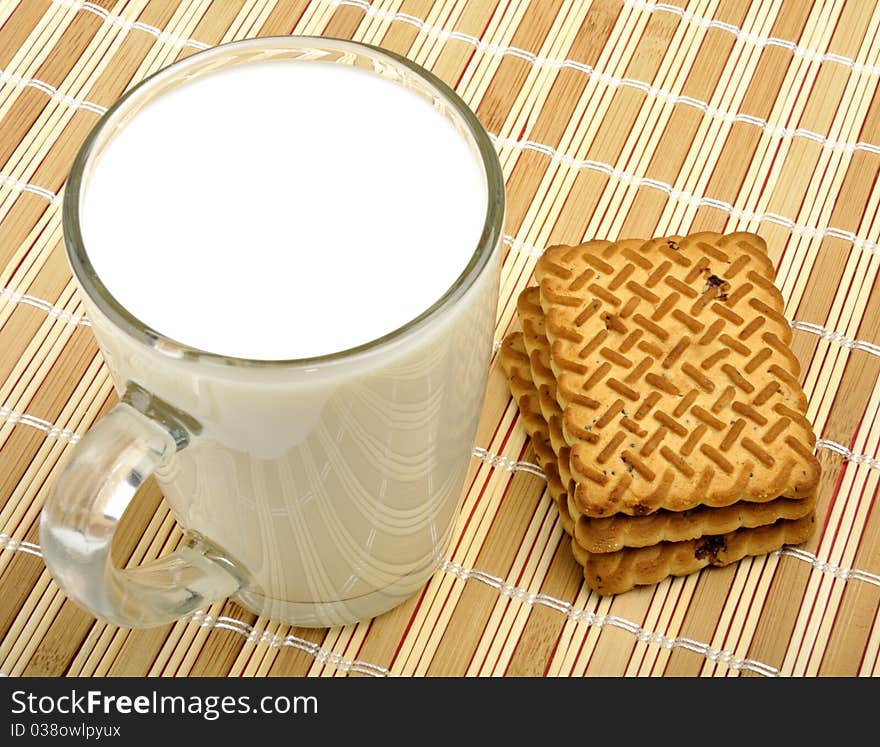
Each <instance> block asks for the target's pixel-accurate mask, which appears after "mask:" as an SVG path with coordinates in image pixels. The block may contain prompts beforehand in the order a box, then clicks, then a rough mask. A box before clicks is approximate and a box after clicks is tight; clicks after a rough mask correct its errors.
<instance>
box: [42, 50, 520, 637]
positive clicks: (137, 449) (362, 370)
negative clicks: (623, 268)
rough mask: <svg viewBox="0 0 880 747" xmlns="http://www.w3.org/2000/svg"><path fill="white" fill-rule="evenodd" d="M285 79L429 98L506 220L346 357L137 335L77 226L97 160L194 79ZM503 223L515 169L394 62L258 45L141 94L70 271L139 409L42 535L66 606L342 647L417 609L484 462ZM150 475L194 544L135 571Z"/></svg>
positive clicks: (104, 426)
mask: <svg viewBox="0 0 880 747" xmlns="http://www.w3.org/2000/svg"><path fill="white" fill-rule="evenodd" d="M276 59H285V60H309V61H315V60H318V61H321V62H323V63H326V64H334V65H354V66H358V67H360V68H364V69H366V70H370V71H372V72H374V73H375V74H377V75H382V76H385V77H386V78H389V79H391V80H393V81H395V82H396V83H397V84H399V85H403V86H406V87H407V88H409V89H411V90H413V91H415V92H417V93H418V94H419V95H421V96H423V97H425V98H426V99H427V100H429V101H430V102H432V104H433V105H434V106H435V108H437V109H438V110H439V111H441V112H442V113H444V114H445V116H447V117H448V118H449V119H450V120H451V121H452V122H453V124H454V125H455V126H456V128H457V129H458V131H459V132H460V133H461V136H462V137H463V138H465V139H466V141H467V142H468V144H469V145H470V147H471V148H472V149H473V150H474V152H475V153H476V154H477V155H478V157H479V159H480V162H481V164H482V165H483V167H484V169H485V176H486V183H487V189H488V209H487V213H486V217H485V222H484V224H483V230H482V235H481V237H480V239H479V242H478V244H477V246H475V247H474V251H473V254H472V255H471V257H470V260H469V263H468V264H467V266H466V267H465V269H464V270H463V272H462V273H461V275H460V276H459V277H458V279H457V280H456V282H455V283H454V285H453V286H452V287H450V288H449V289H448V291H447V292H446V293H445V295H443V296H442V297H441V298H440V299H439V300H438V301H437V302H436V303H435V304H433V305H432V306H431V307H430V308H428V309H426V310H425V311H424V312H422V313H421V314H420V315H419V316H418V317H416V318H415V319H413V320H411V321H410V322H408V323H407V324H406V325H405V326H403V327H401V328H399V329H397V330H396V331H393V332H391V333H389V334H387V335H385V336H384V337H382V338H380V339H378V340H375V341H373V342H370V343H367V344H364V345H361V346H359V347H356V348H352V349H350V350H346V351H342V352H338V353H333V354H330V355H324V356H321V357H317V358H310V359H301V360H285V361H260V360H247V359H242V358H233V357H227V356H221V355H216V354H212V353H208V352H205V351H201V350H198V349H194V348H190V347H187V346H185V345H182V344H180V343H178V342H176V341H174V340H171V339H169V338H166V337H163V336H162V335H161V334H158V333H157V332H155V331H154V330H152V329H150V328H148V327H147V326H146V325H144V324H143V323H141V322H140V321H139V320H138V319H136V318H135V317H134V316H133V315H132V314H131V313H130V312H128V311H127V310H126V309H125V308H124V307H123V306H122V305H121V304H120V303H119V302H117V301H116V300H115V299H114V298H113V297H112V296H111V295H110V293H109V292H108V291H107V289H106V288H105V287H104V285H103V284H102V281H101V278H100V277H98V276H97V275H96V273H95V271H94V268H93V267H92V265H91V264H90V261H89V255H88V247H86V246H84V245H83V241H82V236H81V232H80V224H79V210H80V200H81V196H82V194H83V192H84V190H85V188H86V187H87V183H88V178H89V173H90V168H91V165H92V164H93V162H94V159H96V158H98V157H99V156H100V154H101V152H102V150H103V149H104V148H105V147H106V146H107V144H108V143H109V142H110V140H111V139H112V138H113V136H114V133H115V132H116V131H117V130H118V128H119V127H120V126H121V124H123V123H124V122H125V121H126V120H127V119H128V118H130V117H131V116H132V115H133V114H134V113H136V112H137V111H139V110H141V109H142V108H143V107H146V106H149V104H150V101H152V100H153V99H154V98H156V97H157V96H160V95H161V94H162V93H163V92H165V91H168V90H171V89H173V88H174V87H176V86H178V85H180V84H181V83H183V82H184V81H186V80H189V79H191V78H193V77H194V76H199V75H201V74H206V73H208V72H211V71H215V70H218V69H222V68H225V67H229V66H234V65H238V64H242V63H245V62H253V61H255V60H276ZM504 210H505V202H504V182H503V177H502V174H501V168H500V164H499V162H498V158H497V155H496V153H495V150H494V148H493V147H492V143H491V141H490V140H489V137H488V135H487V134H486V132H485V131H484V130H483V128H482V126H481V125H480V123H479V121H478V120H477V119H476V117H475V116H474V114H473V113H472V112H471V111H470V109H469V108H468V107H467V106H466V105H465V104H464V103H463V102H462V101H461V99H460V98H459V97H458V96H457V95H456V94H455V93H454V92H453V91H452V90H451V89H449V88H448V87H447V86H446V85H445V84H443V83H442V82H441V81H440V80H438V79H437V78H436V77H435V76H433V75H432V74H430V73H429V72H427V71H425V70H423V69H422V68H421V67H419V66H418V65H416V64H414V63H412V62H410V61H408V60H406V59H404V58H402V57H400V56H398V55H395V54H393V53H391V52H388V51H385V50H382V49H379V48H377V47H372V46H369V45H365V44H360V43H355V42H349V41H343V40H338V39H329V38H319V37H269V38H259V39H248V40H244V41H240V42H233V43H229V44H224V45H220V46H218V47H214V48H212V49H208V50H205V51H202V52H198V53H196V54H193V55H191V56H189V57H187V58H185V59H183V60H181V61H179V62H176V63H174V64H173V65H171V66H169V67H167V68H165V69H163V70H161V71H159V72H158V73H156V74H154V75H153V76H151V77H149V78H147V79H146V80H145V81H143V82H142V83H140V84H139V85H137V86H136V87H134V88H132V89H131V90H130V91H129V92H128V93H126V94H125V95H124V96H123V97H122V98H121V99H120V100H119V101H118V102H117V103H116V104H115V105H114V106H113V107H112V108H111V109H110V110H109V111H108V112H107V113H106V114H104V115H103V117H102V118H101V120H100V121H99V122H98V123H97V125H96V126H95V127H94V129H93V130H92V132H91V133H90V135H89V137H88V138H87V140H86V141H85V143H84V144H83V146H82V148H81V150H80V152H79V154H78V155H77V158H76V160H75V162H74V165H73V168H72V170H71V173H70V177H69V180H68V185H67V189H66V192H65V196H64V205H63V225H64V238H65V245H66V248H67V255H68V259H69V261H70V264H71V267H72V270H73V274H74V276H75V278H76V281H77V285H78V287H79V289H80V292H81V297H82V299H83V304H84V306H85V309H86V312H87V314H88V316H89V318H90V320H91V322H92V329H93V331H94V334H95V337H96V339H97V341H98V344H99V346H100V349H101V352H102V353H103V355H104V358H105V360H106V363H107V366H108V368H109V371H110V374H111V376H112V379H113V382H114V385H115V387H116V389H117V391H118V393H119V394H120V395H121V397H120V402H119V404H118V405H117V406H116V407H115V408H114V409H113V410H112V411H111V412H110V413H109V414H108V415H106V416H105V417H104V418H102V419H101V420H100V421H99V422H98V423H96V424H95V425H94V426H93V427H92V428H91V429H90V430H89V431H88V432H87V433H86V434H85V435H84V436H83V438H82V439H80V440H79V441H78V442H77V443H76V445H75V446H74V447H73V452H72V454H71V456H70V458H69V461H68V463H67V465H66V466H65V468H64V470H63V471H62V474H61V475H60V476H59V478H58V480H57V482H56V484H55V486H54V488H53V490H52V492H51V494H50V496H49V498H48V500H47V502H46V505H45V507H44V509H43V512H42V515H41V520H40V542H41V544H42V548H43V554H44V557H45V560H46V564H47V566H48V567H49V569H50V571H51V573H52V575H53V576H54V578H55V580H56V581H57V582H58V584H59V585H60V586H61V588H62V589H63V590H64V592H65V593H66V594H67V595H68V596H69V597H71V598H72V599H73V600H75V601H76V602H77V603H79V604H80V605H81V606H83V607H85V608H86V609H88V610H89V611H91V612H92V613H93V614H94V615H95V616H97V617H99V618H102V619H104V620H107V621H110V622H112V623H115V624H117V625H120V626H124V627H147V626H152V625H159V624H164V623H167V622H170V621H172V620H175V619H178V618H180V617H183V616H185V615H187V614H189V613H191V612H193V611H195V610H196V609H199V608H203V607H205V606H206V605H210V604H212V603H213V602H216V601H218V600H221V599H224V598H226V597H232V598H234V599H235V600H236V601H237V602H239V603H240V604H242V605H243V606H244V607H246V608H247V609H249V610H251V611H253V612H255V613H257V614H260V615H266V616H268V617H271V618H273V619H277V620H281V621H284V622H287V623H290V624H294V625H302V626H313V627H324V626H333V625H344V624H348V623H351V622H355V621H357V620H362V619H365V618H370V617H373V616H375V615H378V614H380V613H382V612H384V611H386V610H388V609H390V608H392V607H394V606H396V605H398V604H400V603H401V602H402V601H404V600H405V599H407V598H408V597H410V596H412V595H413V594H414V593H415V592H416V591H418V590H419V589H420V588H421V587H422V586H423V585H424V584H425V583H426V581H427V580H428V578H429V577H430V576H431V574H432V573H433V572H435V571H436V569H437V568H438V566H439V565H440V564H441V563H442V562H443V559H444V554H445V552H446V549H447V547H448V545H449V541H450V538H451V534H452V531H453V528H454V526H455V522H456V518H457V515H458V509H459V501H460V496H461V492H462V488H463V485H464V480H465V476H466V473H467V470H468V466H469V463H470V460H471V457H472V449H473V439H474V435H475V432H476V427H477V420H478V417H479V413H480V409H481V404H482V400H483V397H484V394H485V386H486V379H487V375H488V364H489V360H490V356H491V351H492V341H493V330H494V323H495V312H496V305H497V298H498V285H499V273H500V261H501V258H500V255H501V251H500V245H501V237H502V229H503V222H504ZM417 244H418V242H414V246H417ZM140 261H147V260H144V259H141V260H140ZM418 264H419V263H416V266H418ZM133 266H134V267H136V262H135V263H133ZM422 267H425V268H427V267H429V264H428V263H427V262H425V263H423V264H422ZM150 475H154V476H155V478H156V479H157V481H158V483H159V486H160V487H161V488H162V491H163V493H164V496H165V500H166V502H167V504H168V505H169V507H170V509H171V511H172V513H173V515H174V517H175V518H176V520H177V522H178V523H179V525H180V526H181V527H182V529H183V530H184V541H183V542H182V544H181V546H180V547H179V548H178V549H177V550H176V551H174V552H172V553H171V554H169V555H165V556H163V557H160V558H158V559H156V560H154V561H151V562H148V563H146V564H144V565H141V566H139V567H135V568H125V569H122V568H118V567H116V566H115V565H114V563H113V562H112V561H111V545H112V541H113V535H114V532H115V529H116V527H117V524H118V522H119V520H120V518H121V517H122V515H123V513H124V511H125V509H126V507H127V506H128V505H129V504H130V503H131V502H132V500H135V499H136V493H137V490H138V487H139V486H140V485H141V484H142V483H143V482H144V480H146V479H147V478H148V477H149V476H150Z"/></svg>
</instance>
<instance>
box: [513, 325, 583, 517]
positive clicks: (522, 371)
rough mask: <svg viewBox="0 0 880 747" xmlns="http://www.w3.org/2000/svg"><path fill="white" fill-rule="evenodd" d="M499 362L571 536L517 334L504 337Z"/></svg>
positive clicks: (565, 500)
mask: <svg viewBox="0 0 880 747" xmlns="http://www.w3.org/2000/svg"><path fill="white" fill-rule="evenodd" d="M498 356H499V362H500V363H501V367H502V369H504V372H505V374H506V375H507V383H508V386H509V387H510V393H511V395H512V396H513V399H514V401H515V402H516V405H517V408H518V409H519V414H520V421H521V422H522V424H523V429H524V430H525V432H526V434H527V435H528V437H529V441H530V442H531V444H532V448H533V449H534V451H535V459H536V460H537V461H538V465H539V466H540V467H541V469H542V470H544V474H545V476H546V477H547V490H548V492H549V493H550V496H551V497H552V498H553V500H554V502H555V503H556V506H557V508H558V509H559V517H560V521H561V522H562V528H563V529H564V530H565V531H566V533H568V534H572V533H573V532H574V521H573V520H572V518H571V515H570V514H569V512H568V490H566V488H565V486H564V485H563V483H562V481H561V480H560V477H559V471H558V467H557V465H558V460H557V456H556V452H555V451H554V450H553V447H552V445H551V444H550V434H549V431H548V428H547V422H546V421H545V420H544V417H543V415H542V414H541V409H540V407H539V405H538V392H537V390H536V389H535V386H534V384H533V383H532V379H531V369H530V367H529V357H528V355H526V351H525V346H524V344H523V336H522V333H520V332H515V333H513V334H510V335H508V336H507V337H506V338H505V339H504V341H503V343H502V344H501V349H500V350H499V351H498Z"/></svg>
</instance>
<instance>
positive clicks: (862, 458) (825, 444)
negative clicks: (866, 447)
mask: <svg viewBox="0 0 880 747" xmlns="http://www.w3.org/2000/svg"><path fill="white" fill-rule="evenodd" d="M816 448H817V449H827V450H828V451H833V452H834V453H835V454H840V456H842V457H843V458H844V459H845V460H846V461H848V462H853V463H854V464H864V465H867V466H868V467H871V468H873V469H880V460H878V459H876V458H875V457H872V456H868V455H867V454H854V453H853V452H852V451H851V450H850V449H849V448H848V447H846V446H844V445H843V444H839V443H837V441H830V440H829V439H827V438H820V439H819V440H817V441H816Z"/></svg>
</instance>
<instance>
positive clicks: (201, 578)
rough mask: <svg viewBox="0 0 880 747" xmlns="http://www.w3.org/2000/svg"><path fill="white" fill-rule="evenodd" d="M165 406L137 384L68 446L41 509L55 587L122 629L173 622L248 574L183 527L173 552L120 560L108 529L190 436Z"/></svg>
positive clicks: (237, 584) (224, 592) (42, 541)
mask: <svg viewBox="0 0 880 747" xmlns="http://www.w3.org/2000/svg"><path fill="white" fill-rule="evenodd" d="M189 433H190V431H189V429H188V428H187V427H185V426H184V425H183V424H182V423H181V422H180V417H179V415H178V414H176V413H175V412H174V411H173V409H172V408H170V406H168V405H165V404H164V403H162V402H161V401H160V400H158V399H157V398H155V397H151V396H150V395H149V394H147V392H145V391H144V390H143V389H141V388H140V387H139V386H137V385H136V384H134V385H129V388H128V390H127V391H126V393H125V396H123V398H122V401H121V402H120V403H119V404H118V405H116V407H115V408H114V409H113V410H112V411H111V412H110V413H109V414H108V415H106V416H105V417H104V418H102V419H101V420H100V421H99V422H98V423H97V424H96V425H95V426H93V427H92V428H91V429H90V430H89V431H88V432H87V433H86V434H85V435H84V436H83V437H82V438H81V439H80V440H79V441H78V442H77V443H76V445H75V446H74V450H73V453H72V455H71V458H70V461H69V462H68V464H67V465H66V466H65V468H64V470H63V471H62V473H61V475H60V476H59V478H58V480H57V482H56V483H55V487H54V489H53V490H52V493H51V495H50V496H49V498H48V500H47V502H46V504H45V506H44V508H43V511H42V514H41V516H40V544H41V545H42V549H43V558H44V560H45V561H46V565H47V566H48V568H49V570H50V572H51V573H52V575H53V577H54V578H55V581H56V582H57V583H58V585H59V586H60V587H61V589H62V590H63V591H64V592H65V593H66V594H67V595H68V596H69V597H71V598H72V599H73V600H74V601H76V602H77V603H78V604H80V605H81V606H83V607H85V608H86V609H87V610H89V611H90V612H91V613H92V614H94V615H95V616H96V617H98V618H102V619H104V620H107V621H109V622H112V623H114V624H116V625H120V626H122V627H126V628H144V627H150V626H154V625H162V624H165V623H169V622H172V621H174V620H177V619H179V618H181V617H183V616H185V615H187V614H189V613H190V612H193V611H194V610H196V609H198V608H200V607H202V606H206V605H210V604H212V603H213V602H216V601H219V600H220V599H223V598H225V597H227V596H230V595H232V594H234V593H235V592H236V591H238V590H239V589H241V588H242V586H243V585H244V583H245V579H244V574H243V573H242V572H241V571H240V569H239V567H238V565H237V564H235V563H234V562H233V561H231V560H229V559H228V558H227V557H226V555H225V553H223V552H222V551H221V550H220V549H219V548H217V547H214V546H212V545H211V544H210V543H209V542H208V541H207V540H205V539H204V538H203V537H201V536H200V535H198V534H196V533H194V532H188V533H187V534H186V536H185V540H184V543H183V545H182V546H181V547H180V548H179V549H178V550H176V551H175V552H173V553H171V554H169V555H165V556H163V557H161V558H157V559H156V560H153V561H151V562H148V563H146V564H144V565H142V566H140V567H137V568H130V569H124V570H123V569H120V568H117V567H116V566H115V565H114V563H113V561H112V559H111V556H110V551H111V546H112V543H113V535H114V534H115V532H116V526H117V524H118V523H119V520H120V518H121V517H122V514H123V513H124V512H125V509H126V508H127V507H128V505H129V504H130V503H131V501H132V499H133V498H134V497H135V495H136V494H137V490H138V488H139V487H140V485H141V484H142V483H143V482H144V481H145V480H146V479H147V478H148V477H149V476H150V475H151V474H152V473H153V472H154V471H155V470H156V469H157V468H158V467H161V466H163V465H164V464H166V463H167V462H168V461H169V460H170V458H171V457H172V456H173V455H174V453H175V452H177V451H179V450H180V449H182V448H185V447H186V446H187V444H188V443H189V438H190V436H189Z"/></svg>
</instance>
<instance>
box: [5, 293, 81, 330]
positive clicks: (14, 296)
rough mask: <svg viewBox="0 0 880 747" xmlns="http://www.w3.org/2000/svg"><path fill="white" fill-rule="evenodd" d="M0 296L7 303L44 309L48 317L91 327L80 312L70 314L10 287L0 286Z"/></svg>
mask: <svg viewBox="0 0 880 747" xmlns="http://www.w3.org/2000/svg"><path fill="white" fill-rule="evenodd" d="M0 298H3V299H6V300H7V301H8V302H9V303H11V304H13V305H15V304H26V305H27V306H33V307H35V308H37V309H40V310H41V311H45V312H46V314H48V315H49V316H50V317H55V318H56V319H61V320H62V321H64V322H67V323H68V324H74V325H79V326H83V327H91V326H92V323H91V322H90V321H89V320H88V319H86V317H85V316H83V315H82V314H72V313H70V312H69V311H66V310H65V309H62V308H59V307H58V306H55V305H54V304H51V303H49V301H46V300H44V299H42V298H37V297H36V296H31V295H29V294H27V293H17V292H16V291H13V290H12V289H11V288H0Z"/></svg>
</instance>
